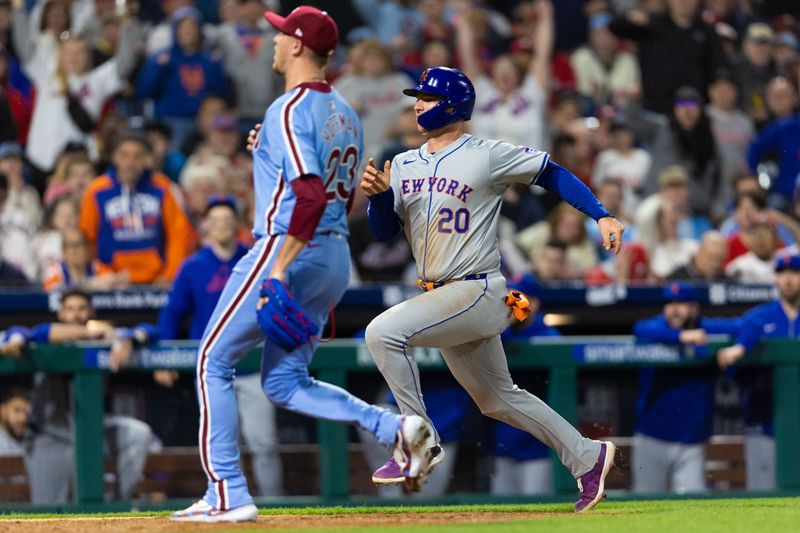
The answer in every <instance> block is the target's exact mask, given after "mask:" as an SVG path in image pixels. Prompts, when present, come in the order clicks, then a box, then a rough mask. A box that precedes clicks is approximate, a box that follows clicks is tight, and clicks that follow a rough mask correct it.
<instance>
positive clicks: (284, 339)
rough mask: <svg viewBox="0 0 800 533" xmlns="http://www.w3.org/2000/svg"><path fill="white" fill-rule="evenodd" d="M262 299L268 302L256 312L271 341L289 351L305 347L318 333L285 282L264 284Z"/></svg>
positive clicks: (271, 281)
mask: <svg viewBox="0 0 800 533" xmlns="http://www.w3.org/2000/svg"><path fill="white" fill-rule="evenodd" d="M260 296H261V297H262V298H264V297H266V298H268V299H269V300H268V301H267V303H265V304H264V306H263V307H261V309H259V310H258V311H256V317H257V318H258V325H259V326H260V327H261V330H262V331H263V332H264V335H266V336H267V338H268V339H269V340H270V341H272V342H273V343H274V344H276V345H277V346H280V347H281V348H283V349H284V350H286V351H287V352H291V351H293V350H295V349H296V348H297V347H298V346H300V345H302V344H305V343H306V342H308V341H309V339H311V337H312V336H313V335H316V334H317V332H318V331H319V328H318V327H317V325H316V324H314V323H313V322H312V321H311V319H310V318H309V316H308V315H307V314H306V312H305V311H304V310H303V308H302V307H300V304H298V303H297V300H295V299H294V296H292V293H290V292H289V289H288V288H287V287H286V285H284V284H283V282H282V281H280V280H277V279H268V280H266V281H264V284H263V285H261V292H260Z"/></svg>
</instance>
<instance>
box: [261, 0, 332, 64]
mask: <svg viewBox="0 0 800 533" xmlns="http://www.w3.org/2000/svg"><path fill="white" fill-rule="evenodd" d="M264 18H265V19H267V21H268V22H269V23H270V24H272V25H273V26H275V28H277V29H278V31H280V32H281V33H285V34H286V35H291V36H292V37H297V38H298V39H300V41H302V43H303V44H304V45H306V46H308V47H309V48H311V49H312V50H313V51H315V52H316V53H318V54H319V55H323V56H327V55H331V54H332V53H333V51H334V49H336V44H337V43H338V42H339V28H337V27H336V22H334V20H333V19H332V18H331V16H330V15H328V13H327V12H325V11H320V10H319V9H317V8H316V7H311V6H300V7H298V8H296V9H294V10H293V11H292V12H291V13H289V16H288V17H282V16H280V15H278V14H277V13H273V12H271V11H267V12H266V13H264Z"/></svg>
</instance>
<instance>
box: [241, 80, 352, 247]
mask: <svg viewBox="0 0 800 533" xmlns="http://www.w3.org/2000/svg"><path fill="white" fill-rule="evenodd" d="M263 124H264V125H263V126H262V128H261V132H260V134H259V137H258V141H257V142H256V146H255V150H254V151H253V172H254V185H255V192H256V211H255V212H256V217H255V224H254V226H253V234H254V235H255V236H256V237H262V236H264V235H282V234H285V233H286V232H287V230H288V228H289V221H290V219H291V216H292V211H293V210H294V204H295V200H296V198H295V194H294V191H293V190H292V187H291V182H292V180H295V179H297V178H298V177H300V176H304V175H307V174H314V175H317V176H319V177H320V178H322V180H323V184H324V185H325V194H326V196H327V198H328V205H327V206H326V207H325V212H324V213H323V215H322V219H321V220H320V222H319V226H317V230H316V233H317V234H324V233H330V232H336V233H341V234H344V235H347V234H348V230H347V209H348V204H349V202H350V197H351V193H352V190H353V187H354V185H355V182H356V181H355V180H356V174H357V172H358V169H359V163H360V159H361V152H362V148H363V144H362V143H363V140H362V133H361V122H360V121H359V119H358V115H357V114H356V112H355V111H354V110H353V108H352V107H350V104H348V103H347V102H346V101H345V100H344V98H342V96H341V95H340V94H339V93H338V92H337V91H336V90H335V89H332V88H331V87H330V86H329V85H328V84H326V83H303V84H300V85H298V86H297V87H295V88H294V89H292V90H291V91H289V92H287V93H286V94H284V95H283V96H281V97H280V98H278V99H277V100H275V101H274V102H273V103H272V105H271V106H269V108H268V109H267V113H266V115H265V116H264V122H263ZM321 164H324V165H325V166H324V167H322V166H321Z"/></svg>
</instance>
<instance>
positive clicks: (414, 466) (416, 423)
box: [393, 415, 433, 491]
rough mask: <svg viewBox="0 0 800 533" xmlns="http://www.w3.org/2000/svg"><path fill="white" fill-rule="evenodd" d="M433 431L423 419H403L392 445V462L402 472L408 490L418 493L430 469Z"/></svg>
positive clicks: (414, 416) (412, 416) (411, 417)
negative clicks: (395, 463)
mask: <svg viewBox="0 0 800 533" xmlns="http://www.w3.org/2000/svg"><path fill="white" fill-rule="evenodd" d="M432 435H433V431H432V430H431V427H430V425H429V424H428V422H426V421H425V419H424V418H422V417H421V416H417V415H411V416H406V417H403V419H402V421H401V422H400V430H399V431H398V432H397V440H396V441H395V443H394V451H393V455H394V460H395V461H396V462H397V465H398V466H399V467H400V469H401V470H402V472H403V477H404V478H405V485H406V488H407V489H408V490H412V491H419V490H420V489H421V488H422V485H423V483H425V476H426V475H427V473H428V470H429V469H430V463H431V455H432V454H431V447H430V439H431V438H432Z"/></svg>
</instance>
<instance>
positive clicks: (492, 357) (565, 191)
mask: <svg viewBox="0 0 800 533" xmlns="http://www.w3.org/2000/svg"><path fill="white" fill-rule="evenodd" d="M403 92H404V93H405V94H406V95H407V96H412V97H414V98H416V104H415V105H414V110H415V112H416V114H417V123H418V125H419V130H420V131H421V132H422V133H423V134H424V135H425V136H426V137H427V139H428V142H427V143H425V144H424V145H422V147H420V148H419V149H417V150H410V151H408V152H405V153H402V154H400V155H398V156H396V157H395V158H394V160H393V161H392V162H391V163H390V162H389V161H386V162H385V163H384V165H383V170H379V169H378V168H377V167H376V166H375V163H374V161H372V160H370V161H369V163H368V165H367V168H366V169H365V171H364V174H363V176H362V181H361V187H362V189H363V190H364V192H365V193H366V195H367V196H368V197H369V207H368V215H369V221H370V226H371V227H372V229H373V231H374V232H375V234H376V236H377V237H378V238H379V239H388V238H392V237H394V236H395V235H397V234H398V233H399V232H401V231H403V232H405V235H406V238H407V239H408V241H409V243H410V244H411V248H412V250H413V253H414V258H415V260H416V262H417V273H418V274H419V278H420V282H419V284H420V288H421V289H422V290H423V291H424V292H423V294H420V295H419V296H416V297H415V298H412V299H410V300H407V301H405V302H403V303H401V304H399V305H396V306H395V307H392V308H391V309H389V310H387V311H385V312H384V313H382V314H381V315H379V316H378V317H377V318H375V319H374V320H373V321H372V323H370V325H369V326H368V327H367V331H366V343H367V346H368V347H369V350H370V352H371V353H372V356H373V358H374V359H375V362H376V363H377V365H378V368H379V369H380V371H381V373H382V374H383V376H384V378H386V381H387V382H388V384H389V387H390V388H391V389H392V392H393V393H394V396H395V398H396V399H397V402H398V405H399V406H400V410H401V412H402V413H403V414H407V415H408V414H417V415H419V416H422V417H425V416H426V415H425V404H424V403H423V399H422V394H421V392H420V377H419V370H418V369H417V365H416V363H415V361H414V358H413V356H412V354H411V353H410V352H409V348H411V347H414V346H426V347H432V348H439V349H440V350H441V352H442V356H443V357H444V359H445V362H446V363H447V366H448V367H449V369H450V371H451V372H452V373H453V375H454V376H455V378H456V379H457V380H458V381H459V383H460V384H461V385H462V386H463V387H464V388H465V389H466V390H467V392H468V393H469V394H470V396H471V397H472V399H473V400H474V401H475V403H477V404H478V407H480V409H481V411H482V412H483V413H484V414H485V415H487V416H490V417H492V418H495V419H497V420H501V421H503V422H506V423H508V424H510V425H512V426H514V427H516V428H519V429H522V430H524V431H527V432H528V433H530V434H531V435H533V436H534V437H536V438H537V439H539V440H540V441H542V442H543V443H545V444H547V445H548V446H549V447H550V448H553V449H555V451H556V452H557V454H558V457H559V458H560V459H561V462H562V463H564V465H565V466H566V467H567V468H568V469H569V470H570V472H572V475H573V476H574V477H575V478H576V480H577V481H578V487H579V488H580V492H581V493H580V500H579V501H578V502H577V503H576V504H575V510H576V511H578V512H581V511H586V510H588V509H591V508H593V507H594V506H595V505H596V504H597V503H598V502H599V501H600V500H601V499H602V498H603V496H604V488H605V478H606V476H607V474H608V472H609V471H610V470H611V468H612V467H613V466H614V455H615V452H616V449H615V447H614V445H613V444H612V443H610V442H600V441H595V440H591V439H587V438H584V437H583V436H581V434H580V433H579V432H578V431H577V430H576V429H575V428H574V427H572V426H571V425H570V424H569V423H568V422H567V421H566V420H564V419H563V418H562V417H561V416H560V415H558V414H557V413H556V412H555V411H553V410H552V409H551V408H550V407H548V406H547V405H546V404H545V403H544V402H542V401H541V400H540V399H539V398H537V397H536V396H533V395H532V394H529V393H528V392H526V391H524V390H522V389H520V388H518V387H517V386H516V385H514V382H513V381H512V379H511V375H510V374H509V371H508V364H507V362H506V356H505V352H504V351H503V345H502V344H501V342H500V333H501V332H502V331H503V330H504V329H506V327H507V326H508V320H509V315H510V313H511V311H512V309H510V308H509V307H510V306H514V307H515V308H514V309H513V310H514V314H515V315H517V316H519V315H518V314H517V313H518V312H519V311H522V312H523V313H524V311H525V309H526V308H527V305H526V304H525V303H524V300H522V299H521V298H519V296H518V295H519V293H516V295H515V296H514V297H512V296H507V288H506V280H505V279H504V278H503V276H502V275H501V273H500V254H499V252H498V236H497V222H498V217H499V215H500V204H501V202H502V198H503V193H504V191H505V190H506V189H507V188H508V187H509V186H510V185H512V184H515V183H524V184H536V185H540V186H542V187H544V188H545V189H548V190H551V191H555V192H557V193H559V194H560V195H561V196H562V197H563V198H564V199H565V200H566V201H567V202H569V203H570V204H572V205H573V206H574V207H576V208H577V209H579V210H581V211H583V212H584V213H586V214H587V215H589V216H591V217H592V218H593V219H594V220H596V221H597V223H598V226H599V230H600V233H601V234H602V236H603V242H604V246H605V248H606V249H607V250H611V249H613V250H614V251H615V252H618V251H619V250H620V247H621V244H622V233H623V227H622V224H620V223H619V222H618V221H617V220H616V219H615V218H614V217H612V216H611V214H610V213H609V212H608V211H607V210H606V209H605V208H604V207H603V206H602V205H601V204H600V202H599V201H598V200H597V199H596V198H595V197H594V195H593V194H592V193H591V191H589V189H588V188H587V187H586V186H585V185H583V183H581V182H580V180H578V179H577V178H576V177H575V176H574V175H573V174H572V173H571V172H569V171H567V170H566V169H564V168H562V167H561V166H559V165H557V164H556V163H553V162H551V161H549V156H548V154H546V153H544V152H540V151H538V150H535V149H533V148H529V147H524V146H515V145H512V144H509V143H507V142H504V141H496V140H484V139H479V138H477V137H474V136H472V135H469V134H468V133H466V124H465V121H467V120H469V118H470V116H471V114H472V108H473V106H474V104H475V89H474V87H473V85H472V83H471V82H470V80H469V79H468V78H467V76H465V75H464V74H463V73H462V72H460V71H458V70H455V69H450V68H444V67H435V68H430V69H428V70H426V71H425V72H423V73H422V76H421V77H420V80H419V83H418V84H417V85H416V87H413V88H411V89H406V90H405V91H403ZM512 294H513V293H512ZM527 310H528V312H529V311H530V309H529V308H527ZM437 437H438V436H437V435H436V433H435V431H434V433H433V435H432V437H431V439H430V440H429V442H428V445H429V446H430V447H431V457H432V459H431V461H430V467H431V468H432V467H434V466H436V465H437V464H438V463H439V462H440V461H441V457H442V456H443V453H444V452H443V450H442V449H441V448H440V447H439V445H438V444H439V443H438V442H437ZM373 480H374V481H376V482H378V483H382V482H383V483H395V482H399V481H402V473H401V471H400V469H399V468H398V465H396V464H395V461H394V459H393V458H392V459H390V460H389V461H387V463H386V464H384V466H383V467H381V468H380V469H379V470H378V471H376V472H375V474H374V477H373Z"/></svg>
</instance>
